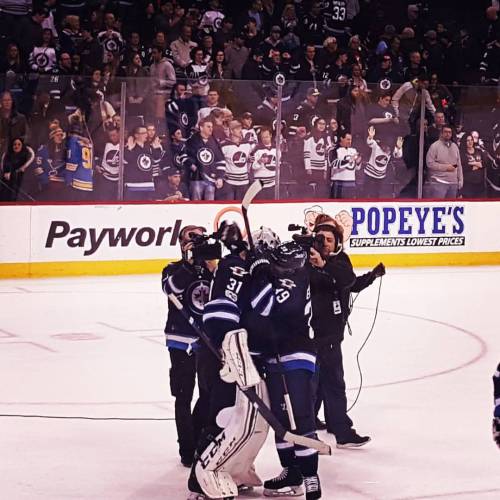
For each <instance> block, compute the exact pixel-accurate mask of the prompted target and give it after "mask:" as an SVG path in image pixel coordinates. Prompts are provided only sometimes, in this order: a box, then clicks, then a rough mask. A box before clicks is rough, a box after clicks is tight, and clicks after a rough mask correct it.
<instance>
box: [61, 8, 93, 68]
mask: <svg viewBox="0 0 500 500" xmlns="http://www.w3.org/2000/svg"><path fill="white" fill-rule="evenodd" d="M62 26H63V30H62V31H61V33H60V34H59V45H60V51H61V52H67V53H68V54H74V53H75V52H76V51H77V49H78V47H79V45H80V43H81V39H82V34H81V33H80V18H79V17H78V16H77V15H68V16H66V17H65V18H64V20H63V23H62ZM99 62H100V63H102V61H99Z"/></svg>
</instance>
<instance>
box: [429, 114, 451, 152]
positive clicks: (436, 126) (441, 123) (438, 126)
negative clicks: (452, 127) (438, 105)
mask: <svg viewBox="0 0 500 500" xmlns="http://www.w3.org/2000/svg"><path fill="white" fill-rule="evenodd" d="M446 125H447V123H446V116H445V114H444V113H443V112H442V111H436V113H435V115H434V123H433V124H432V125H431V126H430V127H429V128H428V134H429V140H430V141H431V144H432V143H433V142H436V141H437V140H438V139H439V138H440V137H441V134H442V131H443V127H445V126H446Z"/></svg>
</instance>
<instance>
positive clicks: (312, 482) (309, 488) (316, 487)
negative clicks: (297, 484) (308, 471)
mask: <svg viewBox="0 0 500 500" xmlns="http://www.w3.org/2000/svg"><path fill="white" fill-rule="evenodd" d="M304 486H305V487H306V500H316V499H317V498H321V484H320V482H319V477H318V475H317V474H315V475H314V476H309V477H305V478H304Z"/></svg>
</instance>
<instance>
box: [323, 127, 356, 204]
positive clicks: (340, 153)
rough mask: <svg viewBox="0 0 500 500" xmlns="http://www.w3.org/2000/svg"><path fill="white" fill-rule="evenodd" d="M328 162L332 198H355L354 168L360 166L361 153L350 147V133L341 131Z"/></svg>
mask: <svg viewBox="0 0 500 500" xmlns="http://www.w3.org/2000/svg"><path fill="white" fill-rule="evenodd" d="M329 162H330V165H331V167H332V174H331V180H332V189H331V193H330V196H331V197H332V198H351V199H353V198H356V197H357V189H356V170H359V169H360V168H361V155H360V154H359V153H358V151H357V149H356V148H353V147H352V135H351V134H349V133H348V132H343V133H342V134H341V135H340V145H339V147H338V148H337V149H334V150H332V151H331V154H330V155H329Z"/></svg>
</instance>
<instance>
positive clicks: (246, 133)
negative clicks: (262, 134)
mask: <svg viewBox="0 0 500 500" xmlns="http://www.w3.org/2000/svg"><path fill="white" fill-rule="evenodd" d="M241 133H242V135H243V140H244V141H245V142H249V143H250V144H252V145H255V144H257V142H259V141H258V139H257V132H255V129H254V128H253V127H252V128H244V129H242V130H241Z"/></svg>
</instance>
